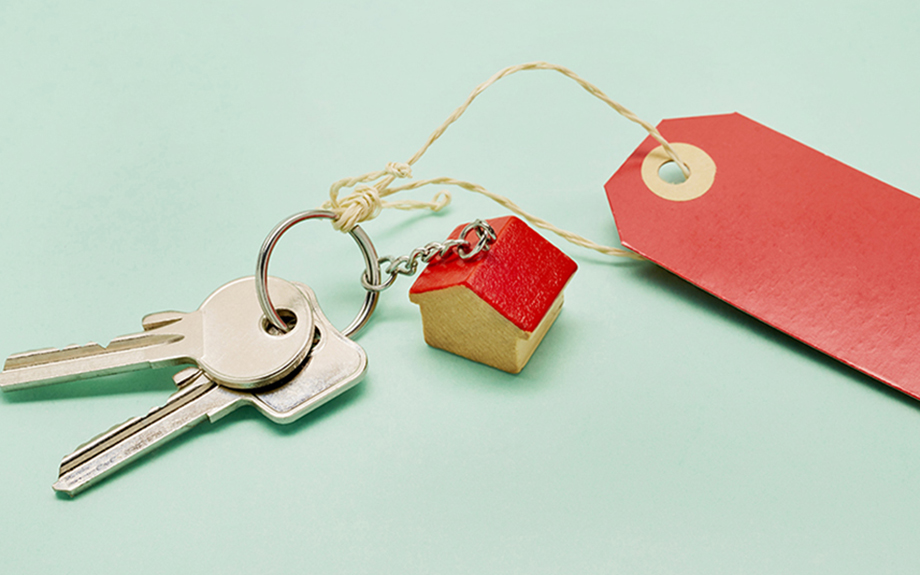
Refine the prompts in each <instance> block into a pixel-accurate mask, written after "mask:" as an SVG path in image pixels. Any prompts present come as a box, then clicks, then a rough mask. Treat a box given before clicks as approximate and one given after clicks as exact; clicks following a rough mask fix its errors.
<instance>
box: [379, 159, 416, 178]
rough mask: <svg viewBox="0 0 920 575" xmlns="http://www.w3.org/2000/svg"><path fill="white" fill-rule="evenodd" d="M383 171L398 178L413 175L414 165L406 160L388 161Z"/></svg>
mask: <svg viewBox="0 0 920 575" xmlns="http://www.w3.org/2000/svg"><path fill="white" fill-rule="evenodd" d="M383 171H384V172H386V173H387V174H389V175H391V176H393V177H396V178H411V177H412V166H410V165H409V164H407V163H405V162H388V163H387V167H386V168H385V169H384V170H383Z"/></svg>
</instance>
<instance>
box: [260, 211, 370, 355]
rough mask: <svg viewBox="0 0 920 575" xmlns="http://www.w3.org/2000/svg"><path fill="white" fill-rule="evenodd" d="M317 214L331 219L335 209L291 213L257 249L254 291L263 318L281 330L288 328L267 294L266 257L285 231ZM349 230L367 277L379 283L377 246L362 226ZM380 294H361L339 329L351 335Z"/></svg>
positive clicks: (362, 323) (359, 326) (364, 320)
mask: <svg viewBox="0 0 920 575" xmlns="http://www.w3.org/2000/svg"><path fill="white" fill-rule="evenodd" d="M316 218H321V219H327V220H334V219H335V218H336V215H335V213H334V212H330V211H326V210H310V211H306V212H301V213H299V214H294V215H293V216H291V217H289V218H288V219H286V220H284V221H283V222H281V223H280V224H278V225H277V226H275V229H273V230H272V231H271V232H270V233H269V234H268V237H266V238H265V241H264V242H263V243H262V248H261V249H260V250H259V259H258V261H257V262H256V293H257V295H258V296H259V305H260V306H262V313H264V314H265V317H266V319H268V321H269V322H271V324H272V325H273V326H275V327H276V328H278V329H280V330H281V331H283V332H288V331H289V328H288V326H287V325H286V324H285V323H284V320H282V319H281V316H279V315H278V310H276V309H275V306H274V305H272V300H271V298H270V297H269V295H268V260H269V258H270V257H271V255H272V250H274V249H275V244H276V243H278V240H279V239H281V236H282V235H283V234H284V232H286V231H288V230H289V229H291V228H292V227H293V226H294V225H296V224H299V223H300V222H302V221H304V220H312V219H316ZM349 234H351V237H352V238H354V240H355V243H357V244H358V247H359V248H361V255H363V256H364V264H365V265H366V266H367V271H366V272H365V273H366V274H367V277H369V278H370V280H371V282H372V283H374V284H377V283H380V267H379V266H378V265H377V250H375V249H374V244H373V243H372V242H371V238H370V237H369V236H368V235H367V233H366V232H365V231H364V230H362V229H361V226H355V227H354V228H353V229H352V230H351V231H350V232H349ZM379 298H380V293H379V292H375V291H370V290H368V292H367V295H366V296H365V297H364V305H363V306H362V307H361V311H359V312H358V315H357V316H356V317H355V319H354V321H352V322H351V323H350V324H349V325H348V327H346V328H345V329H343V330H342V335H344V336H345V337H351V336H352V335H354V334H355V333H357V332H358V331H359V330H360V329H361V328H362V327H364V325H365V324H366V323H367V320H369V319H370V317H371V314H372V313H374V308H376V307H377V300H378V299H379Z"/></svg>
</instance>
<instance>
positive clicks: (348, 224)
mask: <svg viewBox="0 0 920 575" xmlns="http://www.w3.org/2000/svg"><path fill="white" fill-rule="evenodd" d="M524 70H553V71H556V72H559V73H560V74H562V75H564V76H567V77H568V78H571V79H572V80H574V81H575V82H577V83H578V84H579V85H580V86H581V87H582V88H584V89H585V90H586V91H587V92H588V93H589V94H591V95H592V96H595V97H596V98H598V99H600V100H601V101H603V102H604V103H606V104H607V105H608V106H610V107H611V108H613V109H614V110H615V111H616V112H617V113H619V114H620V115H621V116H623V117H624V118H626V119H627V120H629V121H631V122H635V123H636V124H639V125H640V126H642V127H643V128H644V129H645V131H646V132H648V134H649V135H650V136H651V137H652V138H654V139H655V140H656V141H658V143H659V144H661V146H662V148H663V150H664V153H665V154H667V156H668V157H669V158H671V160H672V161H673V162H674V163H675V164H677V166H678V167H680V170H681V171H682V172H683V174H684V177H689V176H690V170H689V169H688V168H687V165H686V164H684V162H682V161H681V159H680V157H679V156H678V155H677V152H675V151H674V149H673V148H672V147H671V145H670V144H669V143H668V141H667V140H665V139H664V137H663V136H662V135H661V134H660V133H659V132H658V130H657V129H656V128H655V127H654V126H653V125H651V124H649V123H648V122H646V121H644V120H642V119H641V118H639V117H638V116H636V114H635V113H633V112H632V111H630V110H629V109H627V108H626V107H624V106H623V105H622V104H619V103H617V102H615V101H614V100H612V99H610V97H609V96H607V94H605V93H604V92H603V91H601V89H600V88H598V87H597V86H595V85H594V84H592V83H590V82H588V81H587V80H585V79H583V78H582V77H580V76H579V75H578V74H576V73H575V72H573V71H572V70H569V69H568V68H566V67H564V66H558V65H556V64H550V63H548V62H530V63H527V64H519V65H517V66H510V67H508V68H505V69H503V70H500V71H499V72H498V73H496V74H495V75H494V76H492V77H491V78H489V79H488V80H486V81H485V82H483V83H482V84H480V85H479V86H477V87H476V89H474V90H473V91H472V92H471V93H470V95H469V96H467V98H466V101H464V102H463V104H461V105H460V106H459V107H458V108H457V109H456V110H454V111H453V113H452V114H451V115H450V116H448V118H447V120H445V121H444V123H442V124H441V125H440V126H438V128H437V129H436V130H435V131H434V132H432V134H431V135H430V136H428V140H427V141H426V142H425V144H424V145H423V146H422V147H421V148H419V150H418V151H417V152H415V155H413V156H412V157H411V158H409V161H407V162H405V163H402V162H390V163H388V164H387V165H386V168H384V169H383V170H379V171H376V172H368V173H366V174H363V175H361V176H356V177H353V178H344V179H341V180H339V181H337V182H335V183H334V184H332V186H331V187H330V188H329V200H327V201H326V202H325V203H323V206H322V207H323V208H324V209H327V210H331V211H333V212H335V213H336V214H337V216H338V217H337V218H336V219H335V220H334V221H333V226H335V228H336V229H338V230H341V231H343V232H348V231H351V230H352V228H354V227H355V226H356V225H358V224H359V223H361V222H364V221H367V220H372V219H374V218H376V217H377V216H378V215H380V212H381V210H384V209H389V208H392V209H397V210H418V209H429V210H431V211H433V212H437V211H440V210H441V209H443V208H444V207H445V206H447V205H448V204H449V203H450V201H451V195H450V192H448V191H447V190H441V191H439V192H438V193H437V194H435V195H434V197H433V198H432V199H431V201H429V202H424V201H419V200H399V201H387V200H384V199H383V198H386V197H389V196H392V195H393V194H396V193H398V192H402V191H406V190H414V189H417V188H421V187H423V186H428V185H449V186H457V187H459V188H463V189H465V190H469V191H471V192H476V193H478V194H482V195H483V196H486V197H487V198H489V199H491V200H493V201H495V202H497V203H499V204H501V205H502V206H504V207H505V208H507V209H508V210H510V211H511V212H513V213H515V214H517V215H519V216H521V217H522V218H524V219H525V220H527V221H528V222H530V223H531V224H533V225H534V226H536V227H538V228H542V229H544V230H547V231H550V232H553V233H555V234H556V235H558V236H560V237H562V238H563V239H565V240H566V241H569V242H571V243H573V244H575V245H579V246H582V247H585V248H588V249H591V250H595V251H597V252H600V253H602V254H607V255H611V256H622V257H628V258H633V259H643V258H642V257H641V256H639V255H638V254H635V253H633V252H631V251H629V250H624V249H622V248H615V247H611V246H605V245H601V244H598V243H595V242H593V241H591V240H589V239H587V238H584V237H582V236H580V235H578V234H575V233H572V232H568V231H566V230H563V229H561V228H558V227H556V226H554V225H553V224H551V223H549V222H548V221H546V220H544V219H542V218H538V217H537V216H534V215H532V214H529V213H527V212H526V211H524V210H523V209H521V207H520V206H518V205H517V204H515V203H514V202H512V201H511V200H510V199H508V198H506V197H505V196H502V195H500V194H496V193H494V192H490V191H489V190H487V189H485V188H484V187H482V186H480V185H479V184H474V183H472V182H467V181H464V180H457V179H454V178H448V177H441V178H429V179H424V180H415V181H412V182H409V183H407V184H403V185H401V186H394V187H391V184H393V182H394V181H396V180H397V179H410V178H412V166H413V164H415V163H416V162H417V161H418V160H419V159H420V158H421V157H422V156H423V155H424V154H425V152H426V151H427V150H428V148H430V147H431V145H432V144H434V142H435V141H436V140H437V139H438V138H440V137H441V136H442V135H443V134H444V132H445V131H446V130H447V128H448V127H449V126H450V125H451V124H453V123H454V122H456V121H457V120H458V119H459V118H460V116H462V115H463V113H464V112H465V111H466V109H467V108H469V107H470V104H472V103H473V100H475V99H476V98H477V97H478V96H479V95H480V94H481V93H482V92H483V91H485V89H486V88H488V87H489V86H491V85H492V84H494V83H495V82H497V81H499V80H501V79H502V78H504V77H505V76H510V75H511V74H514V73H516V72H521V71H524ZM349 188H353V190H354V191H352V192H351V193H349V194H346V195H344V196H342V197H341V198H340V197H339V192H340V191H341V190H343V189H349Z"/></svg>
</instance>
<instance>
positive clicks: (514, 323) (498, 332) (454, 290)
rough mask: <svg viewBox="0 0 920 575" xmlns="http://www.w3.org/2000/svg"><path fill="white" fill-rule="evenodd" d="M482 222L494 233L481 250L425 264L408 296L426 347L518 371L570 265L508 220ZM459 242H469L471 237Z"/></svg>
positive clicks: (551, 313)
mask: <svg viewBox="0 0 920 575" xmlns="http://www.w3.org/2000/svg"><path fill="white" fill-rule="evenodd" d="M489 224H491V225H492V227H493V228H494V229H495V233H496V236H497V237H496V240H495V242H494V243H492V245H491V247H490V249H489V251H487V252H483V253H481V254H479V255H478V256H475V257H473V258H471V259H468V260H463V259H461V258H459V257H458V256H457V255H456V254H451V255H449V256H446V257H444V258H442V259H434V260H432V261H431V263H429V264H428V267H427V268H425V271H423V272H422V273H421V275H420V276H419V278H418V279H417V280H416V282H415V284H413V286H412V289H410V290H409V299H410V300H411V301H412V302H413V303H416V304H418V305H419V308H420V309H421V312H422V325H423V326H424V330H425V341H426V342H427V343H428V345H431V346H433V347H437V348H440V349H443V350H446V351H449V352H451V353H455V354H457V355H460V356H463V357H466V358H468V359H472V360H473V361H478V362H481V363H484V364H486V365H491V366H492V367H496V368H498V369H501V370H504V371H507V372H510V373H518V372H519V371H521V369H523V368H524V366H525V365H526V364H527V360H529V359H530V356H531V355H533V352H534V350H535V349H536V348H537V345H539V344H540V341H541V340H542V339H543V336H544V335H546V332H547V330H549V327H550V326H551V325H552V324H553V321H555V319H556V316H557V315H559V310H561V309H562V292H563V290H564V289H565V286H566V284H567V283H568V281H569V278H571V277H572V274H574V273H575V270H576V269H577V267H578V266H577V265H576V264H575V262H574V261H572V259H571V258H569V257H568V256H566V255H565V254H564V253H562V252H561V251H560V250H559V249H558V248H556V246H554V245H553V244H551V243H550V242H548V241H546V240H545V239H543V237H542V236H540V234H538V233H537V232H535V231H534V230H532V229H531V228H530V227H529V226H528V225H527V224H525V223H524V222H523V221H521V220H520V219H518V218H516V217H514V216H506V217H503V218H496V219H494V220H489ZM462 228H463V226H460V227H458V228H457V229H456V230H454V232H453V233H452V234H451V236H450V237H451V238H456V237H458V236H459V234H460V231H461V229H462ZM466 239H467V240H469V241H470V242H471V243H473V244H475V243H476V240H477V238H476V234H475V232H470V234H469V235H468V236H467V238H466Z"/></svg>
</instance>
